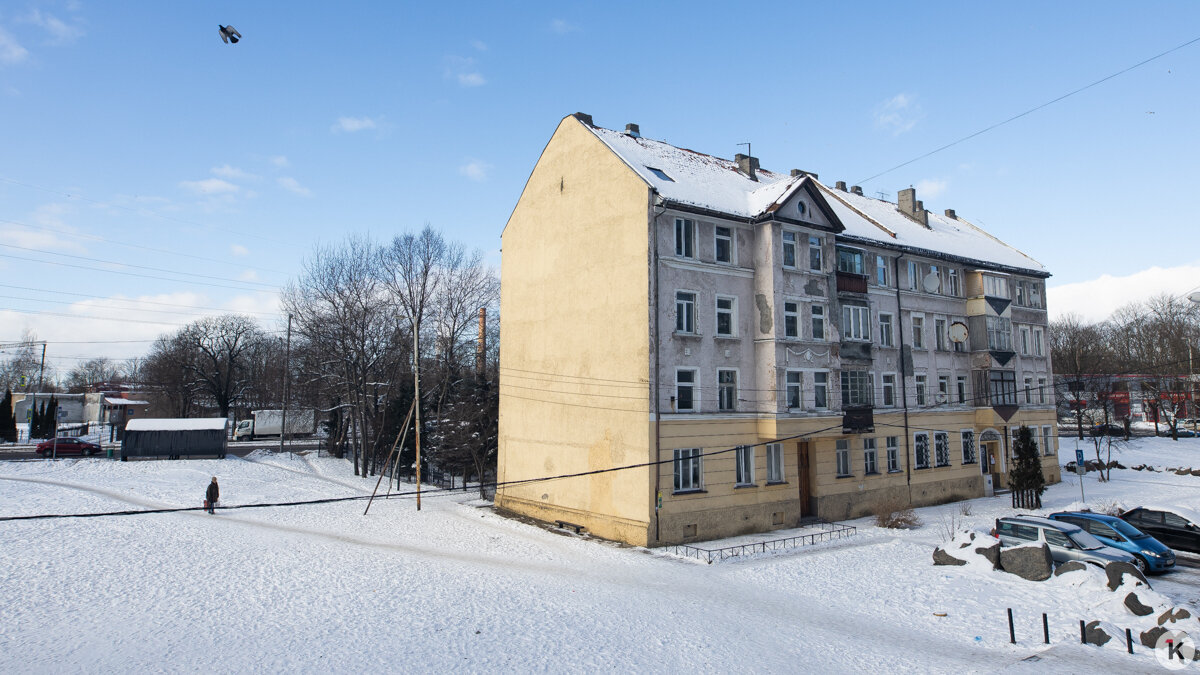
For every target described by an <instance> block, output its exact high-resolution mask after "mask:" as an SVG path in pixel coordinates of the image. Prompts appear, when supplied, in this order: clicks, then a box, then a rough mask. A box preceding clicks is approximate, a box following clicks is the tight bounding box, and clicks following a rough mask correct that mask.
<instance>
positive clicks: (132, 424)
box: [125, 417, 228, 431]
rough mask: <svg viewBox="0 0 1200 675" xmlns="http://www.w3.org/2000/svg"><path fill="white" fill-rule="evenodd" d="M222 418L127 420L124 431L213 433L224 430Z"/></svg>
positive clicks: (224, 421)
mask: <svg viewBox="0 0 1200 675" xmlns="http://www.w3.org/2000/svg"><path fill="white" fill-rule="evenodd" d="M226 424H228V420H226V419H225V418H224V417H198V418H196V417H188V418H181V419H139V420H129V423H128V424H126V425H125V431H213V430H218V429H219V430H224V429H225V425H226Z"/></svg>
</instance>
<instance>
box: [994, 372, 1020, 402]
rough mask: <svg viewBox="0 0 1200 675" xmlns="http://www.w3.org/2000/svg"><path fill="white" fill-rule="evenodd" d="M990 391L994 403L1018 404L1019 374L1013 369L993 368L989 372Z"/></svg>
mask: <svg viewBox="0 0 1200 675" xmlns="http://www.w3.org/2000/svg"><path fill="white" fill-rule="evenodd" d="M988 393H989V394H990V395H991V399H992V405H1016V404H1017V374H1016V373H1014V372H1012V371H1011V370H993V371H991V372H990V373H989V374H988Z"/></svg>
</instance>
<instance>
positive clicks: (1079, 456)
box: [1075, 439, 1087, 502]
mask: <svg viewBox="0 0 1200 675" xmlns="http://www.w3.org/2000/svg"><path fill="white" fill-rule="evenodd" d="M1075 473H1077V474H1079V501H1081V502H1086V501H1087V499H1085V498H1084V496H1083V476H1084V474H1086V473H1087V467H1085V466H1084V461H1083V448H1081V447H1079V440H1078V439H1076V440H1075Z"/></svg>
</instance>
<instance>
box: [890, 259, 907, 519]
mask: <svg viewBox="0 0 1200 675" xmlns="http://www.w3.org/2000/svg"><path fill="white" fill-rule="evenodd" d="M903 257H904V256H903V255H898V256H896V260H895V261H894V262H893V264H894V265H895V274H893V275H892V278H893V281H895V283H896V332H897V340H896V344H898V345H900V400H901V402H902V403H903V405H904V482H905V483H906V484H907V485H908V503H909V504H912V447H911V446H910V445H909V444H910V443H911V442H912V434H910V433H909V431H908V379H907V378H906V377H905V372H904V311H903V307H901V306H900V259H901V258H903ZM910 355H911V354H910Z"/></svg>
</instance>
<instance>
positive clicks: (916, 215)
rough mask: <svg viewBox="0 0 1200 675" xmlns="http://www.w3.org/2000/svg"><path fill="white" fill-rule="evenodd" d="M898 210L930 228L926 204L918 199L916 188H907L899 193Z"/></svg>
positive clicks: (897, 197) (897, 196)
mask: <svg viewBox="0 0 1200 675" xmlns="http://www.w3.org/2000/svg"><path fill="white" fill-rule="evenodd" d="M896 210H897V211H899V212H900V213H903V214H904V215H906V216H908V217H909V218H912V219H913V220H915V221H917V222H918V223H920V224H922V225H924V226H925V227H929V220H928V216H927V215H926V214H925V204H924V203H922V202H921V201H920V200H918V199H917V190H916V188H905V189H903V190H901V191H900V192H899V193H897V195H896Z"/></svg>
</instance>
